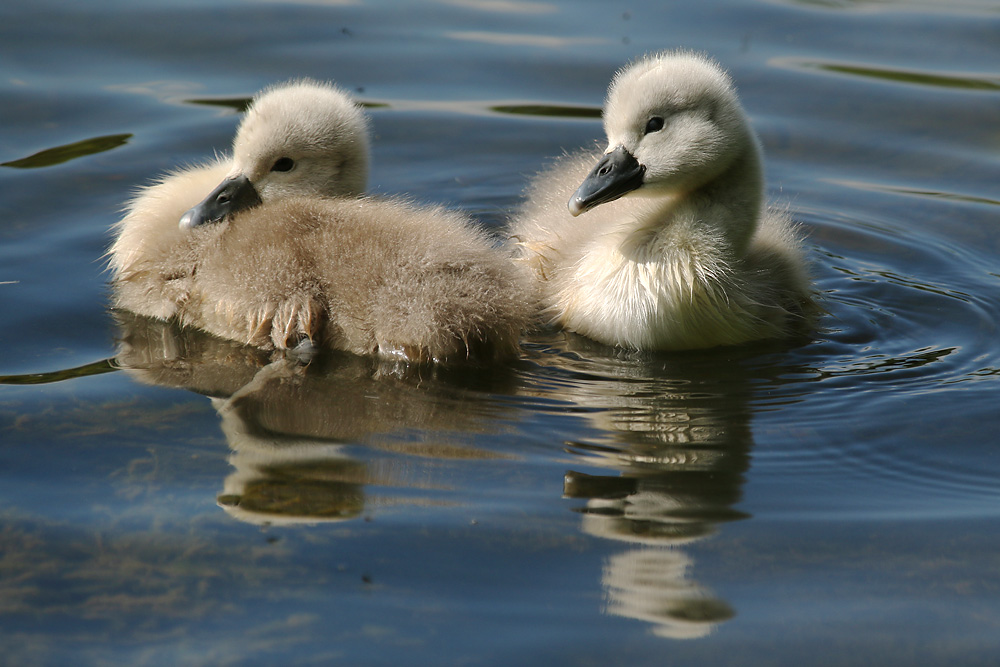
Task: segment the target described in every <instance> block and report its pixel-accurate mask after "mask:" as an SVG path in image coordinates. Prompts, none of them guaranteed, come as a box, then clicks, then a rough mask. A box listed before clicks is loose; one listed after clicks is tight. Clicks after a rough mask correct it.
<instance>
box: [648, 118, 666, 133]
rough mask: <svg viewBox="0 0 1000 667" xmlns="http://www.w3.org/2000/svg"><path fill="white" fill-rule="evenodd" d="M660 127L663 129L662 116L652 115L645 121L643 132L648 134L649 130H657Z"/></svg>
mask: <svg viewBox="0 0 1000 667" xmlns="http://www.w3.org/2000/svg"><path fill="white" fill-rule="evenodd" d="M662 129H663V118H661V117H660V116H653V117H652V118H650V119H649V121H648V122H647V123H646V132H645V133H646V134H649V133H650V132H659V131H660V130H662Z"/></svg>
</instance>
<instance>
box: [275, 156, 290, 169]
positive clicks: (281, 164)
mask: <svg viewBox="0 0 1000 667" xmlns="http://www.w3.org/2000/svg"><path fill="white" fill-rule="evenodd" d="M293 167H295V160H293V159H292V158H290V157H279V158H278V159H277V160H275V161H274V165H273V166H272V167H271V171H291V170H292V168H293Z"/></svg>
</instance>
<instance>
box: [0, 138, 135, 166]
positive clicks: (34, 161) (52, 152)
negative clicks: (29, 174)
mask: <svg viewBox="0 0 1000 667" xmlns="http://www.w3.org/2000/svg"><path fill="white" fill-rule="evenodd" d="M131 138H132V135H131V134H109V135H106V136H102V137H92V138H90V139H84V140H82V141H76V142H74V143H71V144H65V145H63V146H55V147H53V148H47V149H45V150H42V151H39V152H37V153H34V154H32V155H29V156H27V157H23V158H20V159H19V160H10V161H9V162H0V167H12V168H14V169H38V168H41V167H53V166H55V165H57V164H63V163H64V162H69V161H70V160H75V159H77V158H81V157H87V156H88V155H95V154H97V153H104V152H105V151H110V150H114V149H115V148H118V147H119V146H124V145H125V144H127V143H128V140H129V139H131Z"/></svg>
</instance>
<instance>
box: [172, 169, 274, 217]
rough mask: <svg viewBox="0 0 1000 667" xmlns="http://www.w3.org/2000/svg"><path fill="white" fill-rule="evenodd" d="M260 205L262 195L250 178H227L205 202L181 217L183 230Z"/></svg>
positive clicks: (241, 176)
mask: <svg viewBox="0 0 1000 667" xmlns="http://www.w3.org/2000/svg"><path fill="white" fill-rule="evenodd" d="M260 203H261V202H260V195H258V194H257V190H256V188H254V186H253V183H251V182H250V179H249V178H247V177H246V176H243V175H240V176H237V177H236V178H227V179H226V180H224V181H222V183H220V184H219V187H217V188H215V189H214V190H212V192H211V193H209V195H208V196H207V197H205V199H204V201H202V202H201V203H200V204H198V205H197V206H195V207H194V208H192V209H190V210H188V212H187V213H185V214H184V215H182V216H181V222H180V225H181V229H191V228H193V227H198V226H199V225H203V224H205V223H206V222H220V221H221V220H223V219H225V218H226V216H230V215H233V214H234V213H238V212H240V211H243V210H245V209H248V208H253V207H254V206H257V205H258V204H260Z"/></svg>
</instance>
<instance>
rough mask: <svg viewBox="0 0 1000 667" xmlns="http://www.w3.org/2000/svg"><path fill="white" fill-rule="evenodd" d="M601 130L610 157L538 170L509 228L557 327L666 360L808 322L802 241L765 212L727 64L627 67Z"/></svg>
mask: <svg viewBox="0 0 1000 667" xmlns="http://www.w3.org/2000/svg"><path fill="white" fill-rule="evenodd" d="M604 129H605V132H606V134H607V138H608V147H607V149H606V150H605V151H604V154H603V156H600V155H598V156H595V155H594V154H593V153H591V152H587V153H584V154H578V155H575V156H570V157H567V158H564V159H563V160H562V161H560V162H559V163H557V164H556V165H555V166H554V167H553V168H552V169H551V170H550V171H548V172H543V173H541V174H540V175H539V176H538V177H537V178H536V179H535V181H534V182H533V184H532V185H531V187H530V188H529V190H528V193H527V201H526V203H525V205H524V207H523V209H522V210H521V211H520V213H519V215H518V217H517V219H516V220H515V221H514V223H513V228H512V234H513V236H514V237H515V239H517V240H518V241H519V247H520V258H521V259H522V260H523V261H524V262H525V263H526V264H527V265H528V266H530V267H531V269H532V270H533V272H534V275H535V277H536V279H537V284H538V288H539V290H540V294H541V296H540V298H541V300H542V307H543V308H545V309H546V311H547V312H548V313H549V314H550V316H551V319H552V321H553V322H554V323H556V324H559V325H561V326H563V327H565V328H567V329H570V330H572V331H575V332H577V333H580V334H583V335H584V336H588V337H590V338H593V339H595V340H597V341H600V342H603V343H606V344H610V345H619V346H622V347H627V348H633V349H660V350H681V349H693V348H706V347H713V346H716V345H731V344H737V343H743V342H746V341H753V340H759V339H768V338H780V337H785V336H788V335H789V334H790V333H792V332H793V331H796V330H801V329H802V328H803V327H804V326H805V325H806V324H807V322H808V320H809V317H808V313H809V312H810V311H811V310H812V308H813V306H812V295H811V288H810V282H809V278H808V276H807V274H806V270H805V263H804V260H803V257H802V253H801V250H800V247H799V241H798V239H797V238H796V234H795V231H794V228H793V226H792V225H791V223H790V222H789V221H788V219H787V218H786V216H784V215H782V214H780V213H777V212H774V211H771V210H768V209H767V208H766V206H765V205H764V180H763V167H762V163H761V156H760V148H759V146H758V143H757V139H756V137H755V135H754V133H753V131H752V130H751V129H750V126H749V123H748V120H747V117H746V114H745V112H744V111H743V108H742V106H741V104H740V102H739V100H738V98H737V96H736V92H735V91H734V89H733V84H732V82H731V80H730V79H729V77H728V76H727V75H726V73H725V72H724V71H723V70H722V69H721V68H720V67H719V66H718V65H717V64H715V63H714V62H712V61H710V60H708V59H706V58H704V57H702V56H699V55H696V54H692V53H684V52H667V53H659V54H654V55H650V56H647V57H645V58H643V59H642V60H639V61H638V62H636V63H634V64H632V65H630V66H628V67H626V68H624V69H623V70H621V71H619V72H618V74H617V75H616V76H615V78H614V80H613V81H612V83H611V87H610V90H609V92H608V98H607V102H606V105H605V107H604ZM595 162H596V166H595ZM588 172H589V173H588ZM567 200H568V202H569V207H568V210H567V205H566V202H567ZM577 216H579V217H577Z"/></svg>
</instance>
